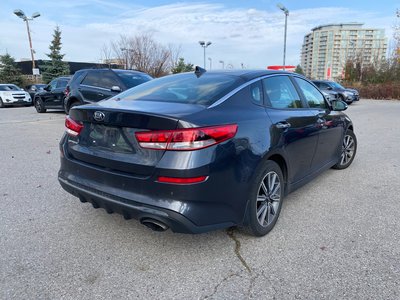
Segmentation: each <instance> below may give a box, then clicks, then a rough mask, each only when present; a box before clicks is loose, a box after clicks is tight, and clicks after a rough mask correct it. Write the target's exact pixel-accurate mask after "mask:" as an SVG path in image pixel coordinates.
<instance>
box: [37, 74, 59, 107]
mask: <svg viewBox="0 0 400 300" xmlns="http://www.w3.org/2000/svg"><path fill="white" fill-rule="evenodd" d="M56 87H57V79H53V80H52V81H51V82H50V83H49V85H48V86H47V88H46V90H45V92H44V93H41V94H40V98H41V99H42V101H43V103H44V106H45V107H49V106H53V105H54V104H53V103H54V97H55V96H54V93H53V92H54V91H55V90H56Z"/></svg>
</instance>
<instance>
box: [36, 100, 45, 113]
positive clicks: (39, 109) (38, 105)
mask: <svg viewBox="0 0 400 300" xmlns="http://www.w3.org/2000/svg"><path fill="white" fill-rule="evenodd" d="M35 108H36V111H37V112H38V113H40V114H42V113H45V112H46V108H45V107H44V103H43V100H42V99H41V98H35Z"/></svg>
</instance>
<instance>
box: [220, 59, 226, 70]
mask: <svg viewBox="0 0 400 300" xmlns="http://www.w3.org/2000/svg"><path fill="white" fill-rule="evenodd" d="M219 63H220V64H222V69H225V62H224V61H223V60H220V61H219Z"/></svg>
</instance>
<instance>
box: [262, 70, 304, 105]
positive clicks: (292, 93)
mask: <svg viewBox="0 0 400 300" xmlns="http://www.w3.org/2000/svg"><path fill="white" fill-rule="evenodd" d="M263 85H264V95H265V96H266V97H267V99H268V100H269V102H270V105H271V107H272V108H280V109H287V108H302V107H303V105H302V102H301V100H300V96H299V94H298V93H297V91H296V89H295V87H294V86H293V84H292V82H291V81H290V79H289V77H288V76H274V77H269V78H266V79H264V80H263Z"/></svg>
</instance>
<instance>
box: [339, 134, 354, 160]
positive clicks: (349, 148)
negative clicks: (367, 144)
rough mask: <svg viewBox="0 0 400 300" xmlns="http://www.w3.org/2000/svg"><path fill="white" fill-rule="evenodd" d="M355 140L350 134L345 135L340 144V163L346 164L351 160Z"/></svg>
mask: <svg viewBox="0 0 400 300" xmlns="http://www.w3.org/2000/svg"><path fill="white" fill-rule="evenodd" d="M354 150H355V142H354V139H353V137H352V136H350V135H345V137H344V139H343V145H342V155H341V157H340V164H341V165H342V166H343V165H346V164H348V163H349V161H351V159H352V158H353V155H354Z"/></svg>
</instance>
